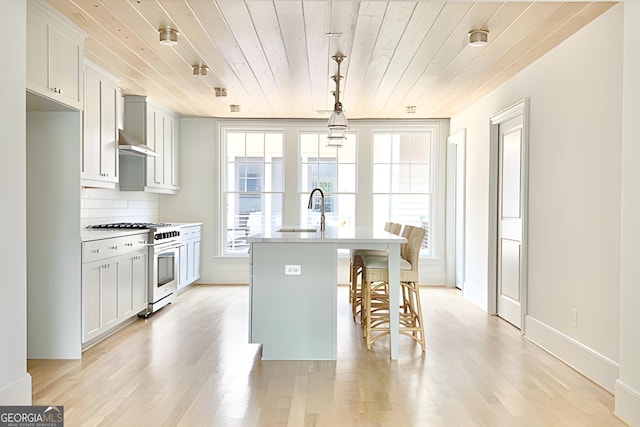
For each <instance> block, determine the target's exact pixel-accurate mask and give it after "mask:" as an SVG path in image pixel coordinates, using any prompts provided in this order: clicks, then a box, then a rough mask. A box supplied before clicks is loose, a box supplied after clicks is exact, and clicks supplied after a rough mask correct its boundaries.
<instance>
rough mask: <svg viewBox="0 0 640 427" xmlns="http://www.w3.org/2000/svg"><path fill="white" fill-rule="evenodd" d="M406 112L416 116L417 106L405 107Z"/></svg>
mask: <svg viewBox="0 0 640 427" xmlns="http://www.w3.org/2000/svg"><path fill="white" fill-rule="evenodd" d="M404 111H405V112H406V113H407V114H415V113H416V106H415V105H407V106H406V107H404Z"/></svg>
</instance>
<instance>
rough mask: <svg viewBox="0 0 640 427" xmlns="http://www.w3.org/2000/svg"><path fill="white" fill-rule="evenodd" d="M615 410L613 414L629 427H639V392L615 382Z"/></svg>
mask: <svg viewBox="0 0 640 427" xmlns="http://www.w3.org/2000/svg"><path fill="white" fill-rule="evenodd" d="M615 395H616V409H615V411H614V414H615V415H616V416H617V417H618V418H620V419H621V420H622V421H624V422H625V423H627V424H629V425H630V426H640V391H637V390H633V389H632V388H630V387H628V386H627V385H626V384H625V383H623V382H622V381H620V380H617V381H616V393H615Z"/></svg>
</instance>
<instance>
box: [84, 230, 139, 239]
mask: <svg viewBox="0 0 640 427" xmlns="http://www.w3.org/2000/svg"><path fill="white" fill-rule="evenodd" d="M135 234H149V230H146V229H123V228H111V229H104V228H103V229H97V228H96V229H93V228H83V229H82V230H80V240H81V241H83V242H89V241H91V240H102V239H111V238H113V237H124V236H133V235H135Z"/></svg>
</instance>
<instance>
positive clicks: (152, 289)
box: [91, 222, 180, 317]
mask: <svg viewBox="0 0 640 427" xmlns="http://www.w3.org/2000/svg"><path fill="white" fill-rule="evenodd" d="M91 228H96V229H121V230H127V229H148V230H149V233H150V241H151V242H152V243H150V244H149V286H148V305H147V311H146V312H144V313H141V314H139V316H144V317H147V316H149V314H151V313H154V312H156V311H158V310H159V309H161V308H162V307H164V306H165V305H167V304H170V303H171V302H173V301H174V299H175V295H174V292H175V291H176V290H177V288H178V262H179V261H178V254H179V249H178V247H179V246H180V244H179V242H178V240H179V237H180V226H179V225H176V224H169V223H133V222H121V223H112V224H100V225H93V226H91Z"/></svg>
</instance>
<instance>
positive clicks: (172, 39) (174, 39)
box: [158, 27, 179, 46]
mask: <svg viewBox="0 0 640 427" xmlns="http://www.w3.org/2000/svg"><path fill="white" fill-rule="evenodd" d="M158 34H159V35H160V44H161V45H164V46H175V45H176V44H178V34H179V33H178V31H177V30H174V29H173V28H171V27H165V28H160V29H159V30H158Z"/></svg>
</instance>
